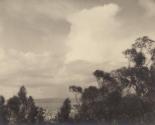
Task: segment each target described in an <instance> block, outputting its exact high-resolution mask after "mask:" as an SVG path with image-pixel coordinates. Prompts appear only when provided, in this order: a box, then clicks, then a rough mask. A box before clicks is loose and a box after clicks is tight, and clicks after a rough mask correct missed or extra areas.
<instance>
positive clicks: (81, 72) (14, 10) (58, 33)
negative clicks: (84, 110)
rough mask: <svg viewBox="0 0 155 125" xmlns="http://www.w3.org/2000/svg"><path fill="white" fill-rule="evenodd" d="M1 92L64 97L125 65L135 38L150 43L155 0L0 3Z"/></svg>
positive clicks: (1, 0) (20, 0) (18, 0)
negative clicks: (100, 73)
mask: <svg viewBox="0 0 155 125" xmlns="http://www.w3.org/2000/svg"><path fill="white" fill-rule="evenodd" d="M0 16H1V18H0V69H1V70H0V89H1V93H0V94H1V95H4V96H5V97H6V98H8V97H10V96H13V95H15V94H16V93H17V91H18V90H19V87H20V86H22V85H24V86H26V88H27V90H28V93H29V95H32V96H33V97H34V98H65V97H68V96H70V93H69V92H68V86H69V85H80V86H83V87H85V86H89V85H97V83H96V81H95V78H94V77H93V75H92V73H93V71H94V70H96V69H103V70H106V71H110V70H112V69H116V68H119V67H121V66H124V65H125V62H126V60H125V58H124V57H123V55H122V51H123V50H124V49H126V48H128V47H129V46H130V45H131V44H132V43H133V42H134V40H135V39H137V38H138V37H141V36H149V37H150V38H151V39H154V40H155V32H154V28H155V25H154V21H155V1H154V0H0Z"/></svg>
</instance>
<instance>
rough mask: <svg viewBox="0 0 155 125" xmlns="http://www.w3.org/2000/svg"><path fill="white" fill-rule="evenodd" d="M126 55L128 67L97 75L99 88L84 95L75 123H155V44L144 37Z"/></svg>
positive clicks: (99, 71) (94, 88)
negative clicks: (123, 121)
mask: <svg viewBox="0 0 155 125" xmlns="http://www.w3.org/2000/svg"><path fill="white" fill-rule="evenodd" d="M123 54H124V55H125V57H126V58H127V59H128V64H129V65H128V67H122V68H119V69H116V70H113V71H111V72H105V71H102V70H96V71H95V72H94V73H93V74H94V76H95V77H96V80H97V82H98V85H99V88H97V87H95V86H90V87H88V88H85V89H84V90H83V91H82V93H81V99H80V101H81V105H80V108H79V110H78V114H77V116H76V117H75V118H76V119H75V120H80V121H81V120H87V121H92V120H93V121H98V120H99V121H102V120H104V121H107V122H110V121H111V122H112V121H118V122H119V121H122V120H126V121H130V122H134V121H138V123H144V122H147V121H148V119H149V121H150V122H151V120H154V118H155V116H154V114H155V99H154V98H155V41H153V40H151V39H150V38H148V37H147V36H144V37H140V38H138V39H137V40H136V41H135V43H134V44H132V46H131V48H129V49H126V50H125V51H124V52H123ZM73 88H74V87H73Z"/></svg>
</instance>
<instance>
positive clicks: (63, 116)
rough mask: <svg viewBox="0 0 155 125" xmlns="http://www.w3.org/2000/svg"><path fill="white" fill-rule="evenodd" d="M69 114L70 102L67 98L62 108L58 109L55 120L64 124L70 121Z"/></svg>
mask: <svg viewBox="0 0 155 125" xmlns="http://www.w3.org/2000/svg"><path fill="white" fill-rule="evenodd" d="M70 112H71V101H70V99H69V98H67V99H65V101H64V102H63V105H62V107H61V108H60V112H58V115H57V120H58V121H60V122H66V121H69V120H70Z"/></svg>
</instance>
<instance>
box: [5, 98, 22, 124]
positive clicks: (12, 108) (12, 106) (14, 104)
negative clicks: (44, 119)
mask: <svg viewBox="0 0 155 125" xmlns="http://www.w3.org/2000/svg"><path fill="white" fill-rule="evenodd" d="M20 104H21V103H20V100H19V98H18V97H17V96H13V97H12V98H10V99H9V100H8V102H7V107H8V111H9V120H10V119H12V121H11V122H13V123H18V119H19V110H20Z"/></svg>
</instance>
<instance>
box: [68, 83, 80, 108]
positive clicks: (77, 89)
mask: <svg viewBox="0 0 155 125" xmlns="http://www.w3.org/2000/svg"><path fill="white" fill-rule="evenodd" d="M69 91H70V92H73V93H74V95H75V101H76V103H77V105H78V106H79V105H80V101H79V98H78V95H79V94H82V88H81V87H80V86H74V85H72V86H70V87H69Z"/></svg>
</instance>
